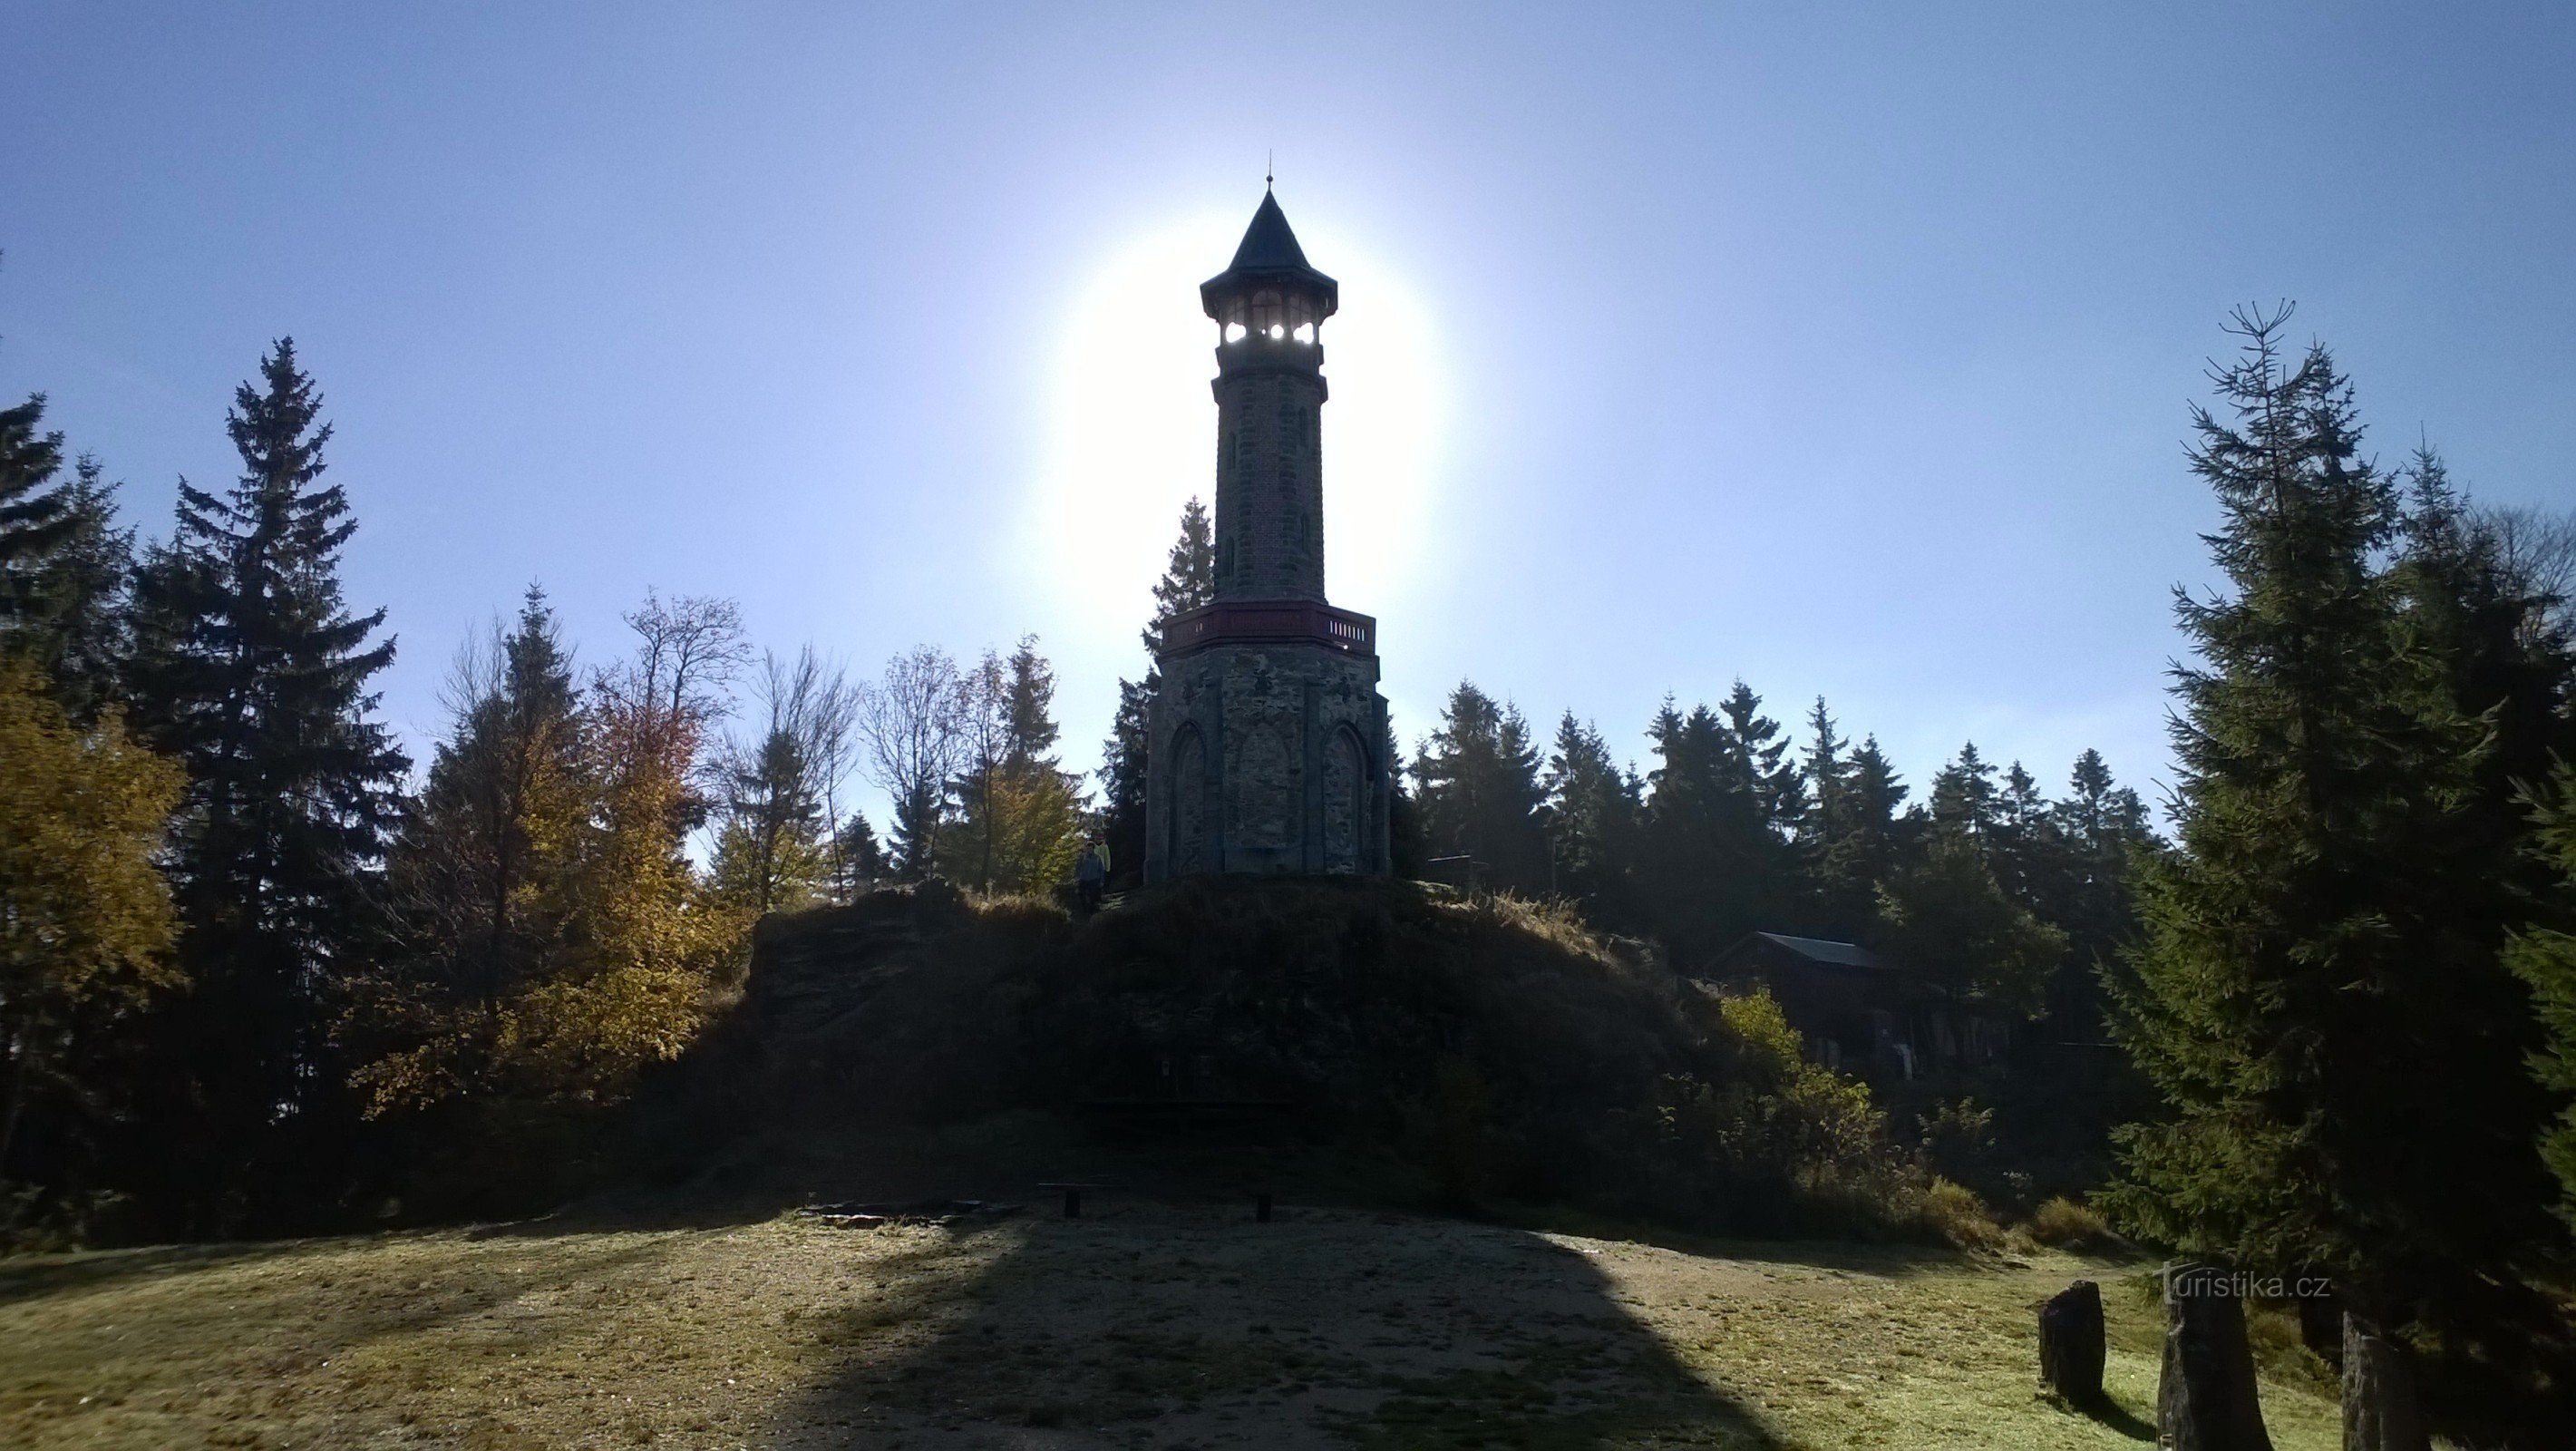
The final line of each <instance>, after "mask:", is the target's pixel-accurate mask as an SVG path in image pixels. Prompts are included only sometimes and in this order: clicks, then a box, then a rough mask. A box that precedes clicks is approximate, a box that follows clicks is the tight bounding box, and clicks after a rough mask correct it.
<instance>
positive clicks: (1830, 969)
mask: <svg viewBox="0 0 2576 1451" xmlns="http://www.w3.org/2000/svg"><path fill="white" fill-rule="evenodd" d="M1701 976H1702V977H1703V978H1704V979H1706V980H1707V981H1709V982H1712V983H1715V984H1717V985H1718V986H1720V987H1724V988H1729V989H1734V990H1737V991H1748V990H1750V989H1752V988H1755V987H1761V988H1764V989H1767V990H1768V991H1769V992H1770V994H1771V997H1772V999H1773V1000H1774V1001H1776V1002H1778V1003H1779V1004H1780V1012H1781V1015H1782V1016H1783V1017H1786V1018H1787V1019H1788V1020H1789V1026H1791V1027H1793V1028H1795V1029H1797V1030H1798V1034H1799V1036H1800V1037H1801V1038H1803V1039H1805V1041H1806V1046H1807V1056H1808V1057H1810V1058H1812V1059H1814V1060H1815V1061H1816V1062H1819V1063H1822V1064H1824V1065H1825V1066H1826V1067H1828V1068H1832V1069H1836V1070H1838V1071H1845V1072H1851V1073H1857V1074H1860V1075H1862V1076H1865V1077H1870V1078H1885V1079H1894V1080H1898V1081H1904V1080H1909V1079H1914V1078H1921V1077H1926V1076H1931V1075H1937V1074H1943V1073H1949V1072H1953V1071H1956V1070H1959V1069H1962V1068H1975V1067H1981V1066H1983V1065H1985V1064H1988V1063H1992V1062H1994V1061H1996V1060H1998V1059H2000V1058H2002V1057H2003V1055H2004V1051H2005V1049H2006V1047H2007V1046H2009V1037H2008V1034H2007V1033H2006V1031H2005V1026H2004V1024H2003V1023H2001V1022H1999V1021H1997V1020H1996V1019H1993V1018H1990V1017H1987V1016H1986V1015H1984V1014H1981V1013H1977V1012H1973V1011H1971V1010H1969V1009H1968V1008H1967V1006H1966V1005H1964V1004H1962V1003H1960V1002H1958V1001H1957V1000H1955V999H1954V998H1953V997H1952V996H1951V995H1950V993H1949V992H1948V991H1947V990H1945V989H1943V988H1942V987H1941V986H1940V985H1939V984H1938V983H1933V982H1927V981H1925V980H1924V979H1923V978H1922V977H1921V976H1919V975H1918V974H1916V973H1914V972H1912V971H1909V970H1908V969H1906V968H1905V967H1904V966H1902V965H1901V964H1898V963H1895V962H1892V961H1890V960H1888V959H1887V958H1886V957H1884V956H1882V955H1880V954H1879V953H1876V952H1873V951H1871V950H1870V949H1868V948H1866V947H1862V946H1859V945H1858V944H1856V943H1850V942H1827V941H1825V940H1823V939H1821V938H1815V937H1791V936H1789V935H1788V934H1786V933H1781V932H1754V933H1749V934H1747V935H1746V936H1745V938H1744V939H1743V940H1742V941H1740V942H1738V943H1736V944H1735V945H1734V946H1732V947H1730V948H1728V949H1726V950H1725V951H1724V952H1721V953H1719V954H1718V955H1717V957H1716V959H1715V960H1714V961H1713V962H1711V963H1710V965H1709V968H1708V970H1707V971H1706V972H1705V973H1703V974H1701Z"/></svg>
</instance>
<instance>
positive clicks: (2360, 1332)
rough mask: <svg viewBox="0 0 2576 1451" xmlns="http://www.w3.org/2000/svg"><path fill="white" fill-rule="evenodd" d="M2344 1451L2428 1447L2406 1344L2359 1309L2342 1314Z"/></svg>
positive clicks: (2422, 1450) (2421, 1449) (2415, 1450)
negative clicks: (2407, 1357) (2396, 1339)
mask: <svg viewBox="0 0 2576 1451" xmlns="http://www.w3.org/2000/svg"><path fill="white" fill-rule="evenodd" d="M2343 1444H2344V1451H2429V1448H2430V1447H2431V1446H2432V1444H2433V1442H2432V1437H2431V1435H2430V1434H2429V1433H2428V1432H2427V1431H2426V1430H2425V1428H2424V1408H2423V1406H2422V1405H2421V1404H2420V1403H2419V1402H2418V1401H2417V1400H2416V1399H2415V1373H2414V1371H2413V1369H2412V1368H2410V1367H2409V1366H2408V1365H2407V1363H2406V1347H2404V1346H2402V1345H2399V1344H2398V1343H2397V1342H2396V1341H2395V1340H2393V1339H2391V1338H2390V1337H2389V1334H2388V1332H2387V1331H2386V1330H2383V1329H2381V1328H2380V1327H2379V1325H2378V1324H2376V1323H2375V1322H2373V1321H2371V1320H2369V1319H2367V1318H2365V1317H2364V1316H2363V1315H2362V1313H2361V1312H2360V1311H2359V1310H2357V1309H2349V1308H2348V1309H2346V1310H2345V1311H2344V1312H2343Z"/></svg>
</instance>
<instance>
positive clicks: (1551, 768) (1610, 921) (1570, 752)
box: [1540, 710, 1639, 927]
mask: <svg viewBox="0 0 2576 1451" xmlns="http://www.w3.org/2000/svg"><path fill="white" fill-rule="evenodd" d="M1540 785H1541V787H1542V788H1543V789H1544V790H1545V792H1546V795H1547V833H1548V848H1549V852H1550V855H1551V858H1552V860H1553V861H1554V863H1555V879H1556V886H1557V890H1559V891H1561V892H1564V893H1565V894H1566V895H1568V896H1570V897H1573V898H1574V899H1575V900H1577V901H1579V902H1582V903H1583V904H1584V906H1585V907H1586V909H1587V910H1588V911H1589V912H1590V913H1591V914H1592V917H1593V920H1594V921H1596V922H1598V923H1600V924H1602V925H1604V926H1612V927H1621V926H1626V925H1628V924H1629V920H1630V918H1631V916H1632V915H1633V912H1634V906H1633V901H1632V888H1631V884H1630V880H1629V874H1630V872H1631V871H1632V870H1633V868H1634V865H1635V856H1636V834H1637V811H1638V804H1639V803H1638V790H1637V783H1636V782H1635V781H1634V780H1632V779H1631V778H1630V777H1629V776H1628V775H1627V773H1625V772H1623V771H1621V770H1620V769H1619V765H1618V763H1617V762H1616V761H1613V760H1612V759H1611V758H1610V746H1609V743H1608V742H1606V741H1604V740H1603V739H1602V738H1601V732H1600V730H1599V729H1598V728H1597V727H1595V726H1593V725H1591V724H1590V723H1589V722H1585V721H1579V720H1576V719H1575V718H1574V712H1572V711H1570V710H1569V711H1567V712H1566V713H1565V715H1564V717H1563V718H1562V719H1560V720H1559V721H1558V722H1557V726H1556V747H1555V749H1554V750H1553V751H1552V752H1551V753H1550V754H1549V755H1548V758H1547V773H1546V775H1545V776H1544V777H1543V778H1542V780H1541V782H1540Z"/></svg>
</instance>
